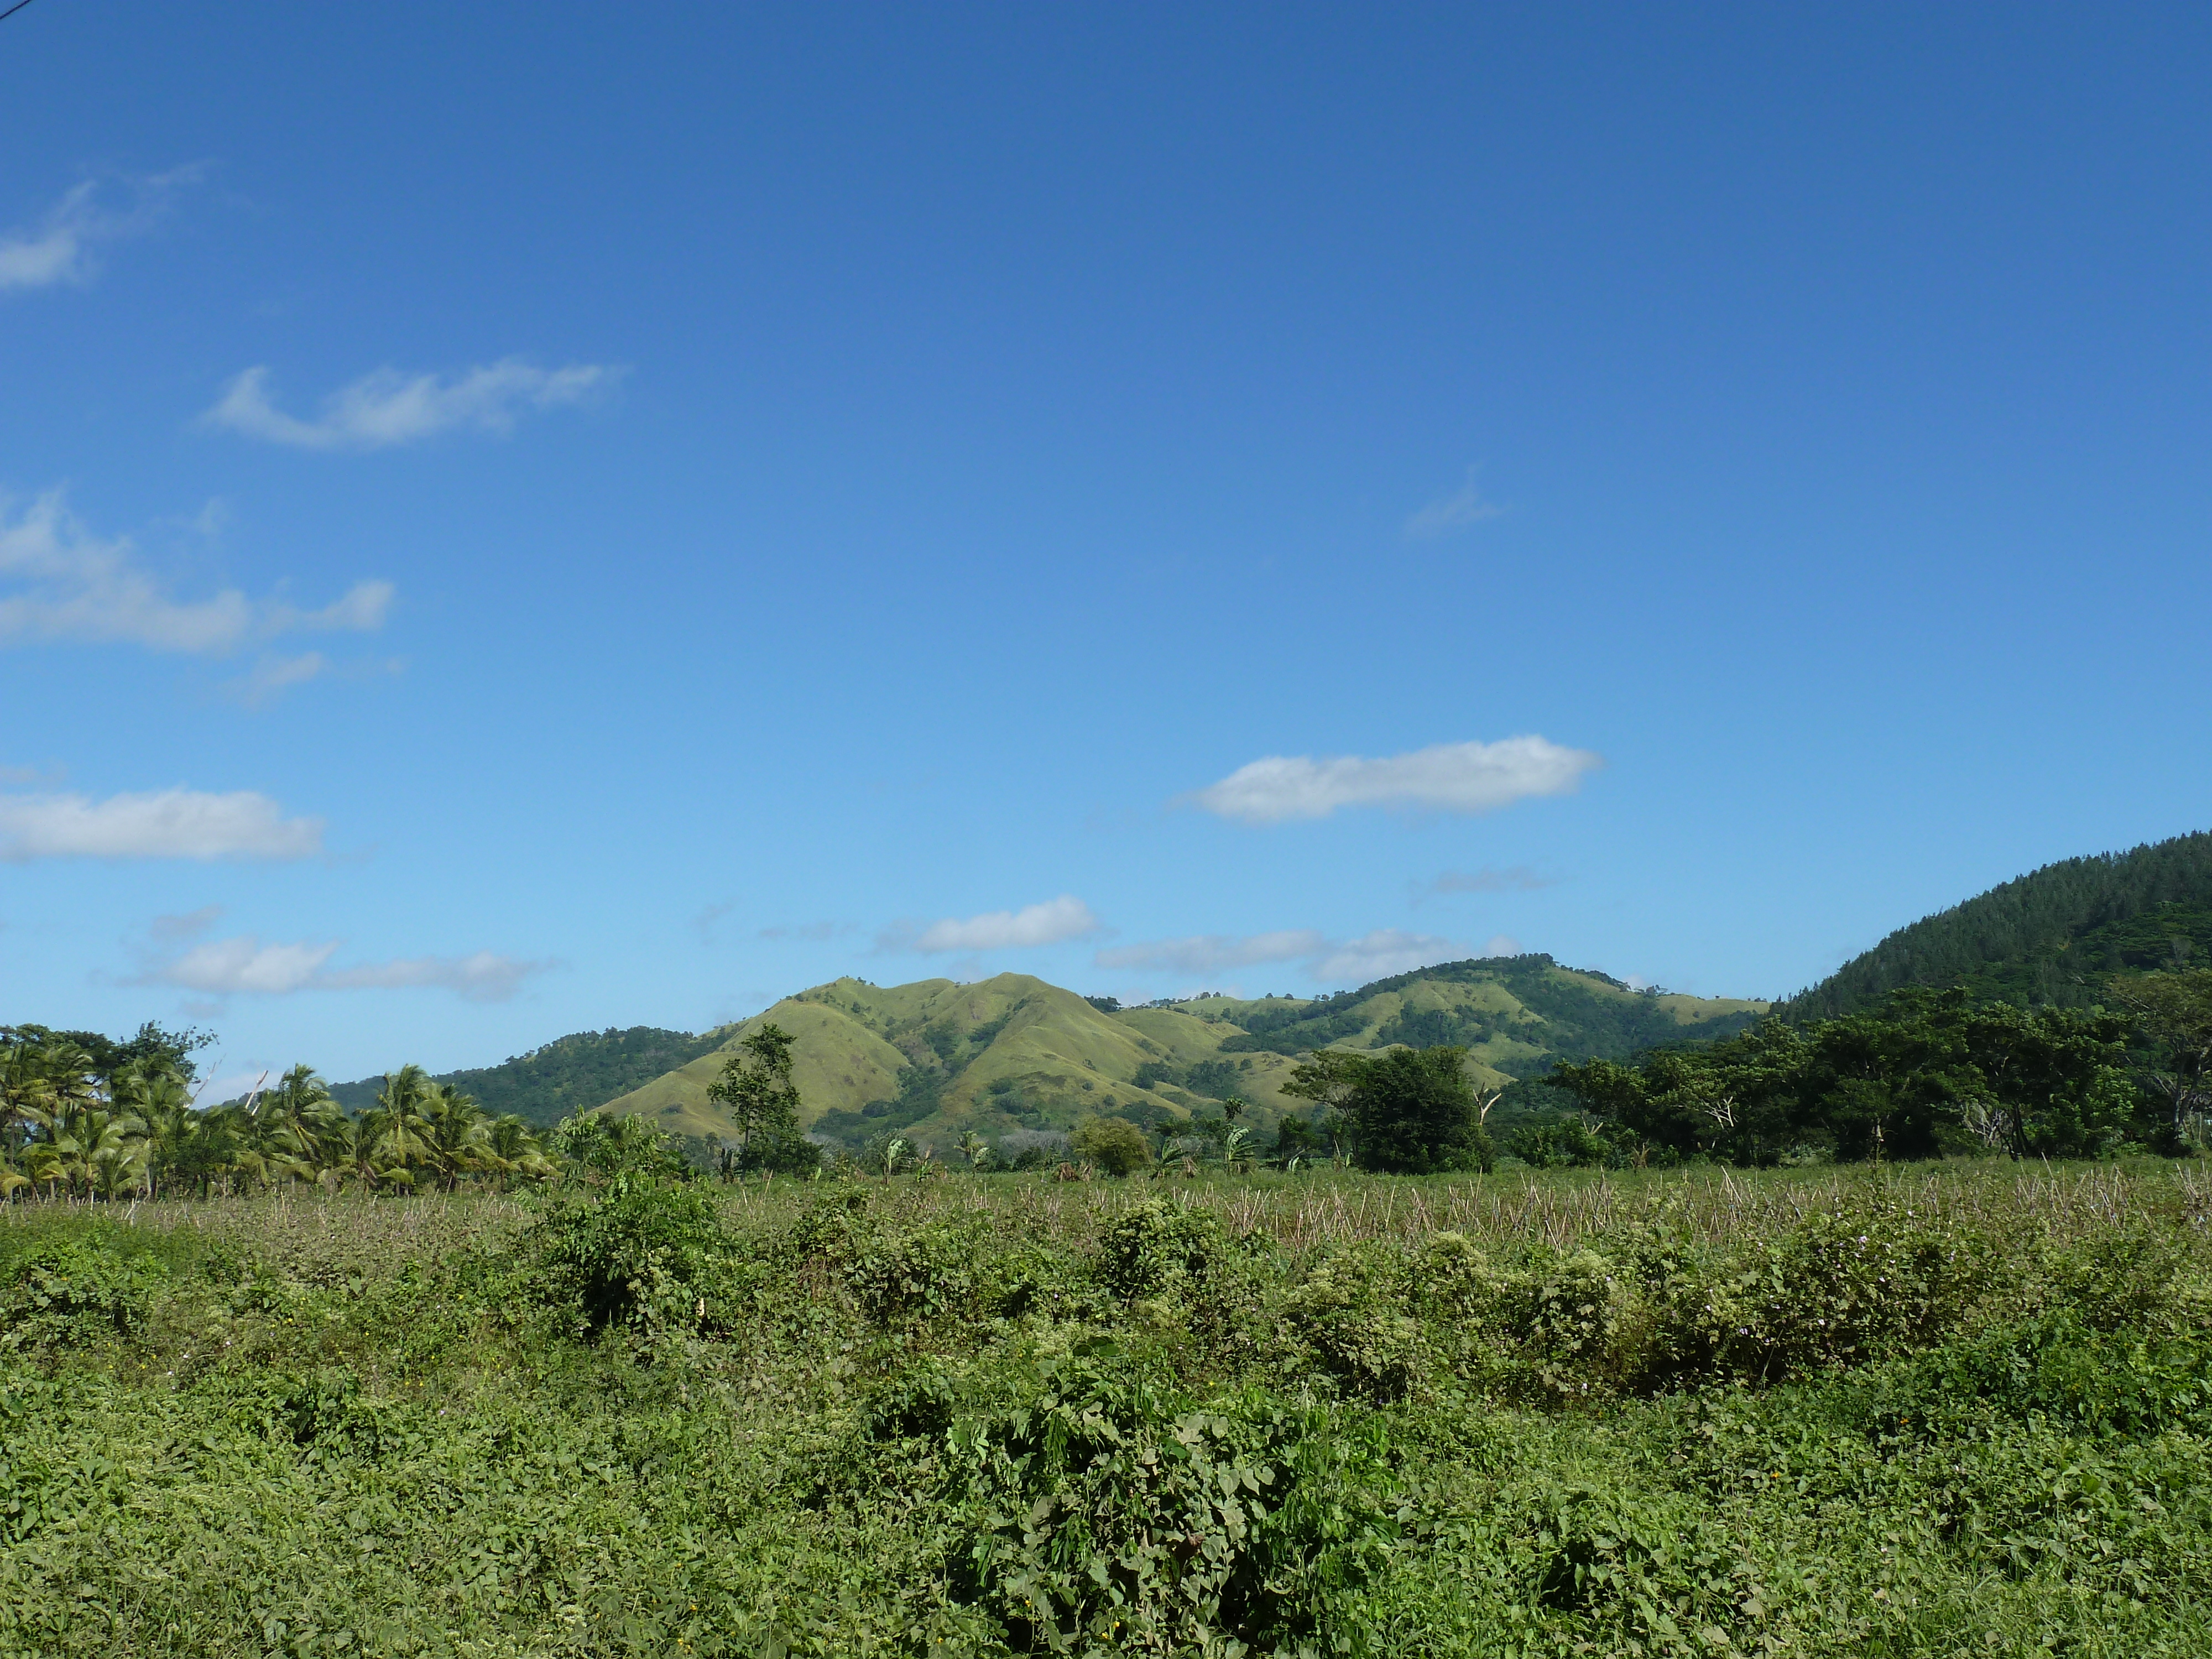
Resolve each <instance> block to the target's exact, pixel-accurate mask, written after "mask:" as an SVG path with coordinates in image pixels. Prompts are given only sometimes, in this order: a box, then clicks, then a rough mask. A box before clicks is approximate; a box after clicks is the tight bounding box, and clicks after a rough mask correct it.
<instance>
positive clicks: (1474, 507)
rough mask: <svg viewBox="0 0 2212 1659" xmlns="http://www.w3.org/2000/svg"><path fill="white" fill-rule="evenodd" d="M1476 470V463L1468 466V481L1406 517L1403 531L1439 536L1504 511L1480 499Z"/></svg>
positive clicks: (1425, 535) (1419, 534) (1501, 513)
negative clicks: (1473, 465) (1450, 493)
mask: <svg viewBox="0 0 2212 1659" xmlns="http://www.w3.org/2000/svg"><path fill="white" fill-rule="evenodd" d="M1478 471H1480V469H1479V468H1476V467H1472V466H1471V467H1469V468H1468V470H1467V483H1466V484H1465V485H1464V486H1463V487H1462V489H1460V490H1459V491H1458V492H1457V493H1456V494H1455V495H1445V496H1443V497H1441V498H1440V499H1438V500H1437V501H1431V502H1430V503H1429V504H1428V505H1427V506H1426V507H1423V508H1422V509H1421V510H1420V511H1419V512H1418V513H1414V514H1413V517H1411V518H1410V519H1407V520H1406V533H1407V535H1408V536H1422V537H1428V536H1441V535H1443V534H1444V533H1445V532H1447V531H1452V530H1464V529H1466V528H1467V527H1468V526H1469V525H1475V524H1480V523H1482V522H1483V521H1484V520H1486V519H1495V518H1498V517H1500V516H1501V515H1503V514H1504V511H1505V509H1504V507H1500V506H1498V504H1497V503H1496V502H1494V501H1485V500H1483V499H1482V491H1481V490H1480V489H1477V488H1476V481H1475V475H1476V473H1477V472H1478Z"/></svg>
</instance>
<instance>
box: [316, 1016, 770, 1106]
mask: <svg viewBox="0 0 2212 1659" xmlns="http://www.w3.org/2000/svg"><path fill="white" fill-rule="evenodd" d="M725 1035H726V1034H725V1033H722V1032H720V1031H710V1032H708V1033H707V1034H706V1035H705V1036H692V1035H691V1033H690V1032H689V1031H664V1030H659V1029H658V1028H657V1027H654V1026H651V1025H633V1026H631V1027H630V1028H629V1030H626V1031H617V1030H611V1029H610V1030H605V1031H579V1032H577V1033H576V1034H575V1035H574V1036H564V1037H560V1038H557V1039H556V1040H555V1041H554V1042H549V1043H547V1044H546V1045H545V1046H544V1048H533V1049H532V1050H531V1051H530V1052H529V1053H528V1054H517V1055H515V1056H514V1057H513V1058H512V1059H510V1060H507V1062H506V1063H505V1064H503V1065H499V1066H477V1067H476V1068H474V1069H472V1070H470V1071H465V1072H447V1073H445V1074H444V1075H442V1076H441V1077H440V1078H439V1079H438V1081H439V1082H441V1083H443V1084H447V1085H451V1086H452V1087H453V1088H456V1089H460V1090H463V1091H466V1092H467V1093H469V1094H470V1095H472V1096H474V1097H475V1098H476V1101H477V1104H478V1105H480V1106H482V1107H483V1109H485V1110H486V1111H488V1112H491V1113H493V1114H495V1115H496V1114H498V1113H501V1112H513V1113H516V1114H518V1115H520V1116H522V1117H524V1118H526V1119H527V1120H528V1121H530V1122H532V1124H535V1125H537V1126H538V1127H541V1128H543V1127H549V1126H550V1125H552V1124H554V1123H556V1122H558V1121H560V1120H561V1119H562V1118H564V1117H569V1116H572V1115H574V1114H576V1113H578V1112H588V1111H589V1110H591V1109H592V1107H594V1106H598V1105H599V1104H601V1103H605V1102H606V1101H610V1100H612V1099H613V1098H614V1097H616V1096H617V1095H621V1094H626V1093H628V1092H629V1091H630V1090H632V1089H635V1088H636V1087H637V1086H638V1085H640V1084H641V1083H644V1082H646V1081H647V1080H648V1079H653V1078H656V1077H659V1076H660V1075H661V1074H662V1073H665V1072H667V1071H670V1070H671V1069H673V1068H674V1067H677V1066H682V1065H684V1064H685V1063H687V1062H688V1061H690V1060H693V1059H695V1058H696V1056H698V1055H700V1054H706V1053H708V1052H710V1051H712V1050H713V1049H714V1048H719V1047H720V1046H721V1043H722V1040H723V1037H724V1036H725ZM383 1086H384V1079H382V1078H380V1077H370V1078H363V1079H361V1080H360V1081H359V1082H357V1083H340V1084H336V1085H332V1087H331V1094H332V1095H334V1096H336V1097H337V1101H338V1103H339V1104H340V1105H342V1106H343V1107H344V1108H345V1109H347V1110H348V1111H349V1112H360V1111H365V1110H366V1109H368V1108H369V1107H371V1106H373V1105H374V1104H375V1103H376V1094H377V1091H378V1090H380V1089H381V1088H382V1087H383Z"/></svg>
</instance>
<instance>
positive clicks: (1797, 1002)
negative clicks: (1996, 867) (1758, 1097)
mask: <svg viewBox="0 0 2212 1659" xmlns="http://www.w3.org/2000/svg"><path fill="white" fill-rule="evenodd" d="M2177 958H2179V959H2182V960H2187V961H2191V962H2194V963H2203V962H2205V961H2207V960H2212V831H2199V832H2198V833H2197V834H2195V835H2190V836H2176V837H2175V838H2174V839H2172V841H2162V842H2156V843H2154V844H2153V845H2149V846H2145V847H2138V848H2136V849H2135V850H2134V851H2133V852H2129V853H2099V854H2091V855H2090V856H2088V857H2086V858H2075V859H2068V860H2064V861H2063V862H2062V863H2058V864H2047V865H2045V866H2044V867H2043V868H2042V869H2040V870H2038V871H2036V872H2033V874H2031V875H2025V876H2021V877H2018V878H2015V879H2014V880H2011V881H2008V882H2006V883H2005V884H2003V885H2002V886H2000V887H1993V888H1991V889H1990V890H1989V891H1988V892H1986V893H1984V894H1982V895H1980V896H1978V897H1976V898H1970V899H1968V900H1967V901H1966V902H1965V903H1963V904H1956V905H1954V906H1952V907H1951V908H1949V909H1948V910H1944V911H1941V912H1939V913H1937V914H1936V915H1932V916H1928V917H1924V918H1923V919H1922V920H1921V921H1916V922H1914V923H1913V924H1912V925H1911V926H1910V927H1900V928H1899V929H1898V930H1897V932H1895V933H1892V934H1891V935H1890V936H1889V937H1888V938H1887V939H1884V940H1882V941H1881V944H1879V945H1875V947H1874V948H1873V949H1872V950H1871V951H1867V952H1865V953H1864V954H1863V955H1861V956H1858V957H1853V958H1852V959H1851V960H1850V962H1847V963H1844V965H1843V967H1841V968H1840V969H1837V970H1836V972H1834V973H1833V974H1832V975H1829V976H1828V977H1827V978H1826V979H1825V980H1822V981H1820V983H1819V984H1818V985H1815V986H1814V987H1811V988H1810V989H1809V990H1805V991H1801V992H1799V993H1798V994H1796V996H1794V997H1792V998H1790V1000H1788V1001H1787V1002H1785V1003H1782V1004H1779V1005H1778V1006H1777V1008H1776V1010H1775V1012H1777V1013H1779V1014H1781V1015H1783V1016H1784V1018H1790V1019H1830V1018H1836V1017H1838V1016H1839V1015H1843V1014H1850V1013H1856V1012H1859V1011H1860V1010H1862V1009H1864V1008H1868V1007H1871V1006H1875V1004H1878V1003H1880V1002H1881V1000H1883V999H1884V998H1885V997H1887V995H1888V994H1890V993H1891V992H1892V991H1893V990H1896V989H1898V988H1899V987H1901V986H1906V985H1926V986H1937V987H1942V986H1954V985H1963V986H1965V987H1967V988H1968V989H1969V990H1970V991H1972V993H1973V994H1975V995H1976V996H1977V997H1978V998H1982V999H1985V1000H1990V1001H2002V1002H2013V1003H2018V1004H2020V1005H2021V1006H2029V1007H2033V1006H2039V1005H2044V1004H2052V1005H2057V1006H2062V1007H2085V1006H2088V1005H2089V1004H2091V1003H2093V1002H2096V1001H2098V1000H2100V998H2101V986H2102V982H2103V981H2104V980H2105V979H2106V977H2108V976H2109V975H2112V974H2115V973H2126V972H2140V971H2143V970H2147V969H2153V968H2158V967H2163V966H2167V965H2170V964H2171V963H2173V962H2174V961H2175V960H2176V959H2177Z"/></svg>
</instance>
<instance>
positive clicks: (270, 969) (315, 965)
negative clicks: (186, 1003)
mask: <svg viewBox="0 0 2212 1659" xmlns="http://www.w3.org/2000/svg"><path fill="white" fill-rule="evenodd" d="M337 948H338V947H337V941H336V940H332V941H331V943H329V944H327V945H264V944H263V943H262V942H261V941H260V940H259V939H255V938H253V937H252V935H250V934H248V935H245V936H242V937H240V938H238V939H216V940H214V941H212V942H210V943H209V944H206V945H194V946H193V947H192V948H191V950H189V951H185V954H184V955H182V956H181V957H178V958H177V959H176V960H175V961H174V962H173V963H169V965H168V966H167V967H166V968H164V969H161V973H160V974H159V975H158V977H159V978H160V979H161V981H163V982H164V983H166V984H169V985H176V986H181V987H183V988H184V989H185V990H187V991H201V992H204V993H206V994H209V995H210V996H229V995H231V994H234V993H236V992H240V991H258V992H263V993H265V994H269V995H271V996H282V995H283V994H284V993H286V992H288V991H298V990H303V989H305V988H306V987H308V986H310V985H312V984H313V983H314V982H315V976H316V975H317V974H318V973H319V972H320V971H321V969H322V965H323V964H324V963H326V962H328V961H329V960H330V959H331V957H332V956H333V955H334V954H335V953H336V952H337Z"/></svg>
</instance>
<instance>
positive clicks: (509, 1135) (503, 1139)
mask: <svg viewBox="0 0 2212 1659" xmlns="http://www.w3.org/2000/svg"><path fill="white" fill-rule="evenodd" d="M477 1156H478V1157H479V1158H482V1159H483V1161H484V1163H485V1164H487V1165H489V1167H490V1168H492V1169H494V1170H496V1171H497V1172H498V1174H499V1176H500V1184H501V1186H502V1187H503V1186H505V1185H506V1184H507V1176H521V1177H522V1178H523V1179H524V1180H526V1181H543V1180H545V1179H546V1178H548V1177H549V1176H556V1175H558V1174H560V1173H561V1172H560V1170H558V1169H557V1168H556V1167H555V1165H554V1164H553V1160H552V1159H550V1158H547V1157H546V1156H545V1152H544V1148H543V1147H541V1146H539V1145H538V1137H537V1136H536V1135H534V1134H532V1133H531V1130H530V1125H529V1124H528V1123H527V1122H526V1121H524V1120H523V1119H522V1118H521V1117H520V1116H518V1115H516V1114H514V1113H513V1112H507V1113H503V1114H502V1115H500V1116H498V1117H495V1118H494V1119H492V1121H490V1122H489V1123H488V1124H486V1125H484V1128H483V1143H482V1146H481V1147H480V1149H479V1151H478V1153H477Z"/></svg>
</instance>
